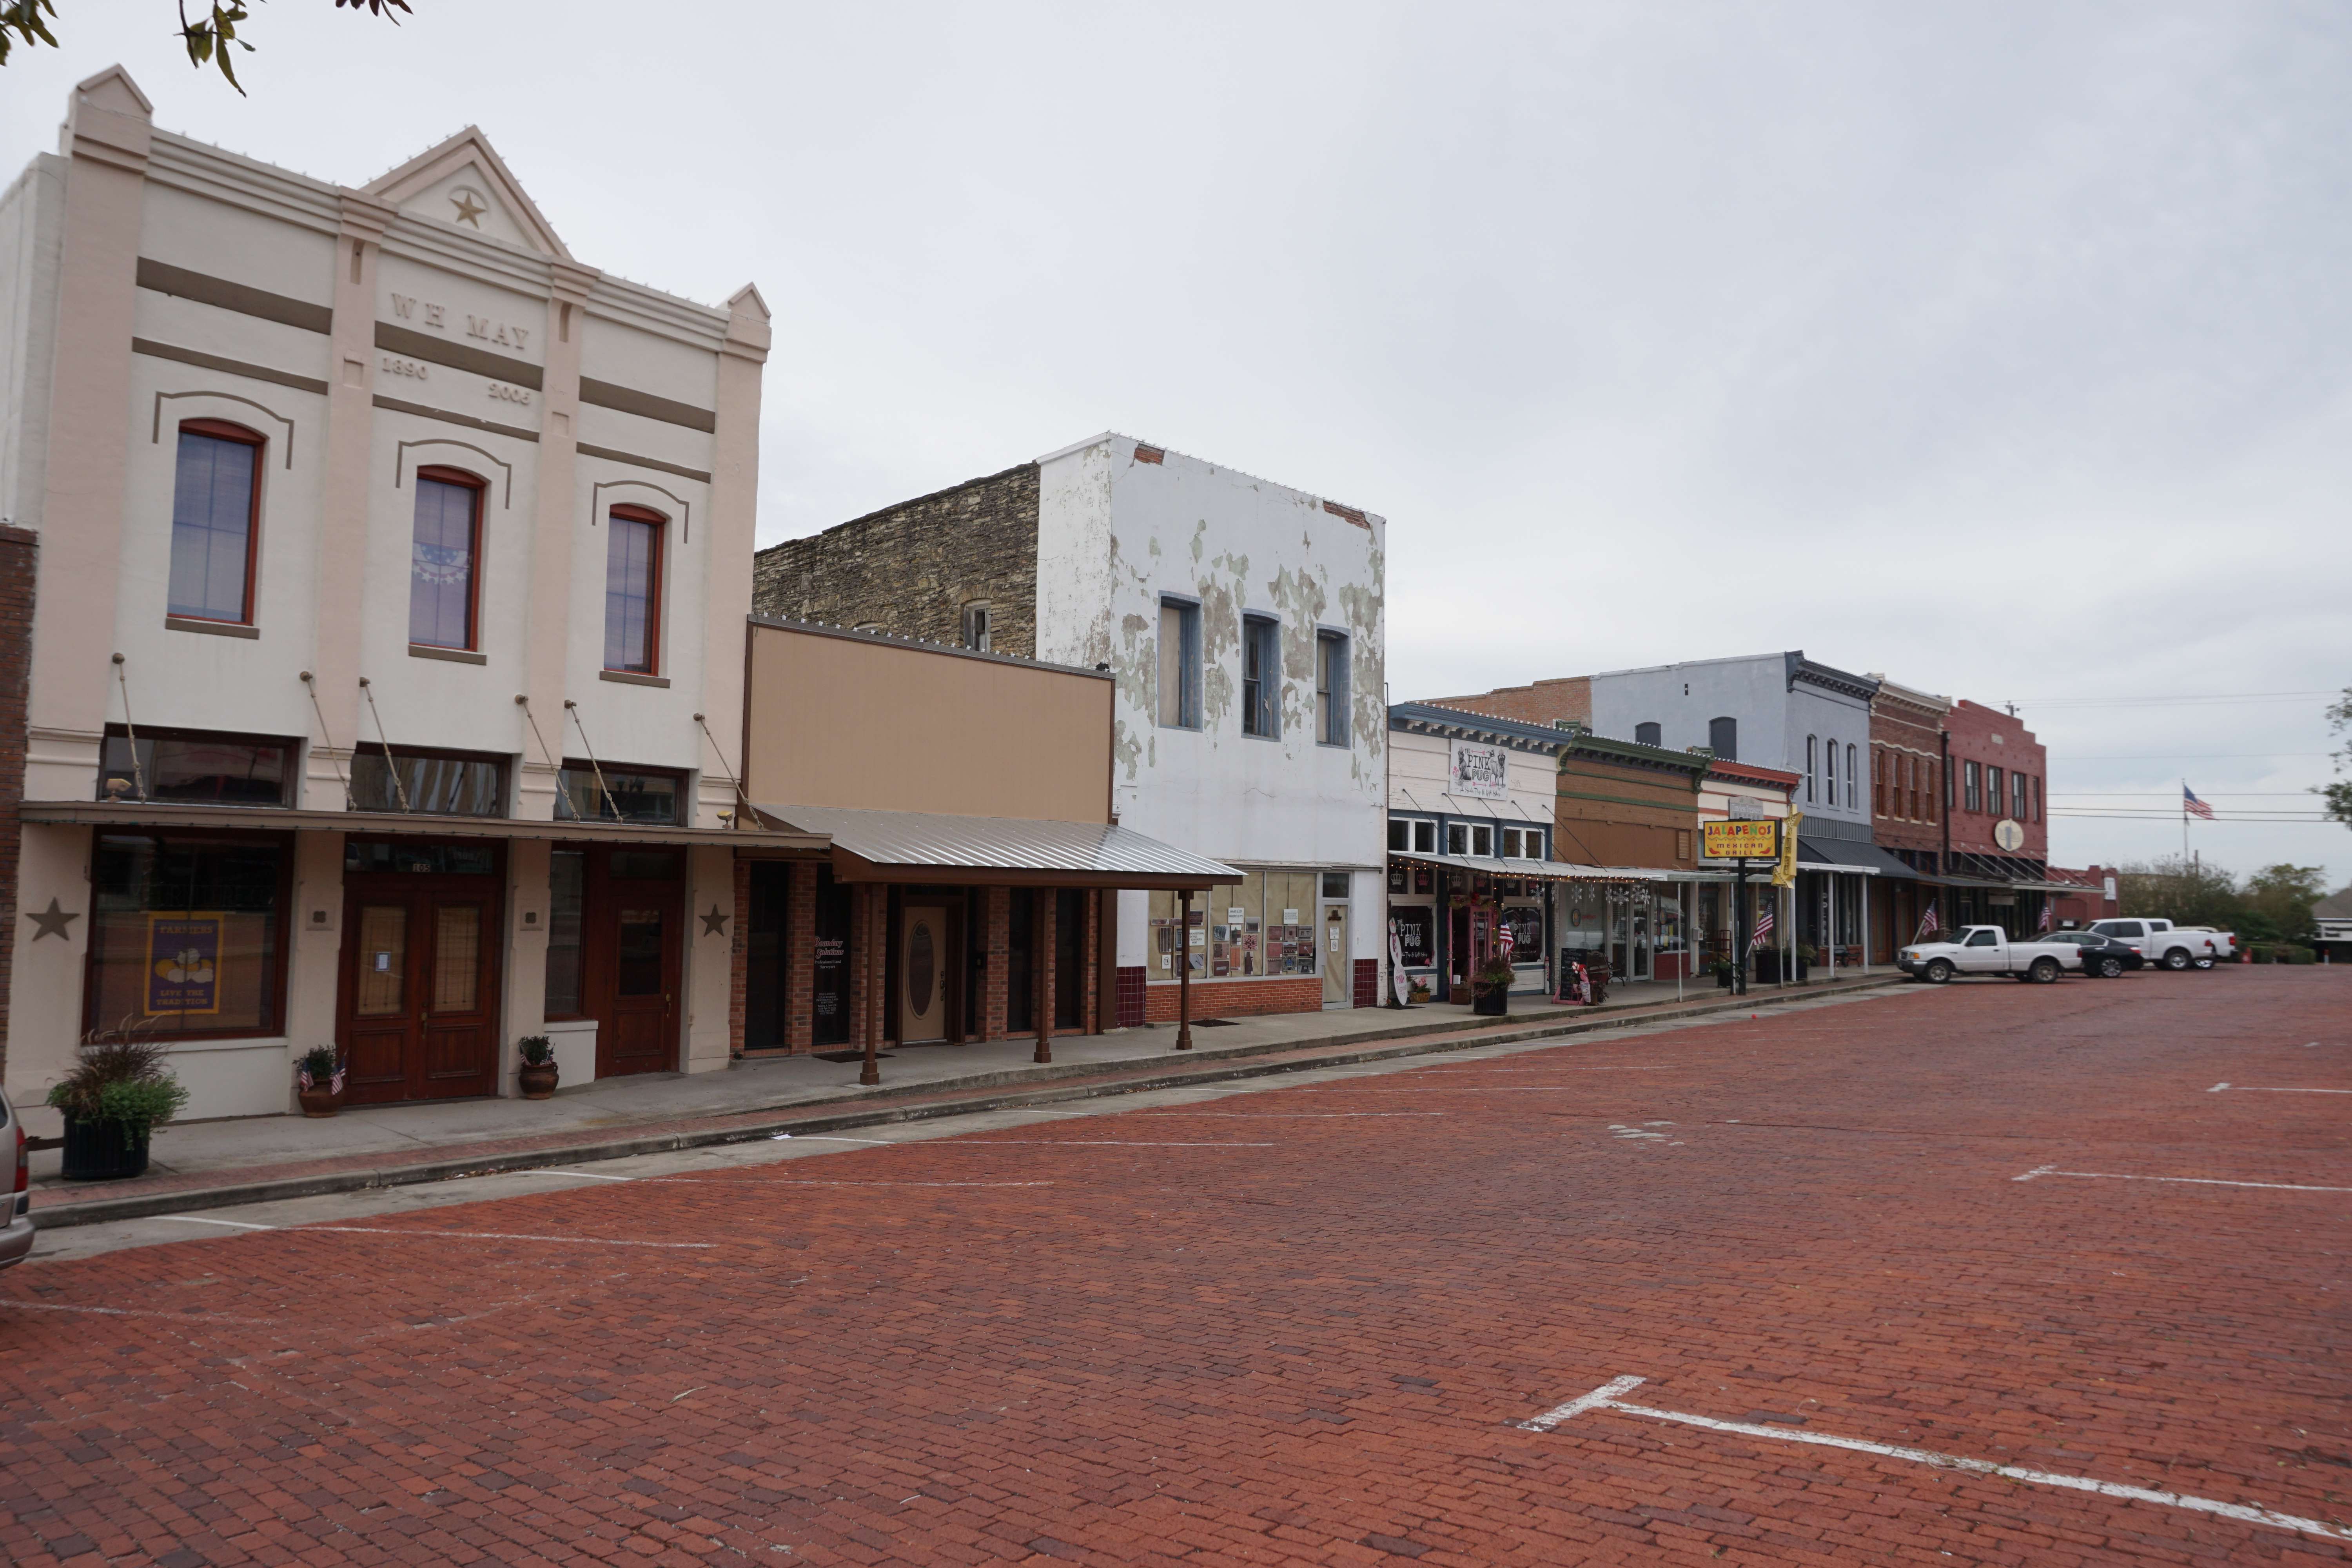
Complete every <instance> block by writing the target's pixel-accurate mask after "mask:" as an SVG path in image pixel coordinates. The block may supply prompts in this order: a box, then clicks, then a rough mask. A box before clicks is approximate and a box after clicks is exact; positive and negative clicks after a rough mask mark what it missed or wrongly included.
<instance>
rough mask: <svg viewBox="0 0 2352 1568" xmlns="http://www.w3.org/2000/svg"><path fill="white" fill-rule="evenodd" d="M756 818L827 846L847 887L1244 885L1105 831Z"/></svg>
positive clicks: (1018, 820)
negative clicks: (820, 838) (848, 883)
mask: <svg viewBox="0 0 2352 1568" xmlns="http://www.w3.org/2000/svg"><path fill="white" fill-rule="evenodd" d="M752 809H753V810H754V811H755V812H757V813H758V814H759V816H760V818H761V821H762V822H767V823H772V824H774V825H775V826H780V827H788V828H797V829H799V830H801V831H803V832H804V833H810V834H815V835H821V836H823V837H825V838H826V839H829V840H830V842H831V843H832V846H833V864H834V871H835V875H837V876H839V877H841V878H842V879H844V880H845V881H854V882H987V883H992V884H1000V885H1001V884H1015V883H1017V884H1024V885H1030V886H1038V887H1061V888H1142V889H1150V888H1169V889H1184V888H1194V889H1201V888H1212V887H1214V886H1216V885H1217V884H1218V883H1220V882H1238V881H1240V880H1241V878H1242V873H1241V872H1239V871H1236V870H1235V869H1234V868H1232V867H1231V866H1227V865H1224V864H1223V863H1221V862H1219V861H1215V860H1211V859H1207V858H1203V857H1202V856H1199V855H1195V854H1192V852H1191V851H1189V850H1184V849H1179V848H1176V847H1174V846H1172V845H1168V844H1162V843H1161V842H1160V840H1158V839H1157V838H1150V837H1145V836H1144V835H1142V834H1140V833H1138V832H1136V831H1135V830H1134V829H1133V828H1129V827H1120V826H1117V825H1115V824H1112V823H1107V822H1049V821H1042V820H1038V819H1035V818H1030V817H1015V816H950V815H948V814H946V813H944V812H932V811H865V810H857V809H853V808H851V807H847V806H835V805H754V806H753V807H752Z"/></svg>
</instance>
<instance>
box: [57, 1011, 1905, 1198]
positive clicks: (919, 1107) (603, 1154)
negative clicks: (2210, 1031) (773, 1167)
mask: <svg viewBox="0 0 2352 1568" xmlns="http://www.w3.org/2000/svg"><path fill="white" fill-rule="evenodd" d="M1895 984H1904V982H1903V980H1902V977H1901V976H1899V975H1897V976H1881V977H1875V978H1873V979H1869V980H1860V981H1850V982H1846V981H1842V982H1840V983H1838V984H1836V985H1834V986H1830V985H1821V986H1814V987H1810V988H1807V989H1804V990H1799V991H1789V992H1779V991H1768V992H1758V993H1756V994H1751V995H1748V996H1745V997H1739V998H1737V999H1734V1000H1729V1001H1726V1000H1722V999H1719V998H1709V999H1706V1000H1703V1001H1696V1002H1686V1003H1680V1004H1675V1003H1668V1004H1664V1005H1657V1006H1651V1007H1642V1008H1626V1009H1623V1010H1609V1011H1604V1012H1594V1013H1589V1014H1588V1013H1576V1012H1563V1013H1560V1014H1559V1015H1552V1016H1547V1015H1541V1014H1538V1015H1535V1016H1534V1019H1533V1021H1530V1019H1529V1017H1528V1016H1526V1015H1518V1016H1512V1017H1508V1018H1505V1019H1501V1020H1498V1021H1497V1022H1496V1023H1495V1024H1493V1025H1488V1026H1483V1027H1481V1026H1456V1027H1453V1028H1447V1029H1442V1030H1438V1031H1433V1032H1430V1033H1426V1034H1416V1033H1412V1032H1410V1031H1409V1030H1408V1029H1401V1028H1398V1027H1397V1026H1388V1027H1386V1028H1381V1027H1378V1026H1373V1027H1369V1028H1367V1029H1366V1030H1364V1031H1363V1032H1361V1033H1360V1034H1358V1035H1357V1036H1356V1037H1357V1038H1358V1039H1364V1038H1367V1037H1369V1038H1374V1039H1381V1040H1383V1041H1384V1042H1385V1043H1382V1044H1380V1045H1377V1046H1356V1047H1344V1046H1343V1047H1336V1048H1334V1047H1301V1048H1297V1049H1287V1050H1286V1049H1283V1048H1281V1047H1240V1048H1222V1047H1203V1048H1196V1049H1194V1050H1192V1051H1190V1052H1187V1053H1185V1054H1184V1055H1182V1056H1178V1055H1175V1054H1174V1053H1172V1052H1171V1053H1170V1054H1169V1055H1167V1056H1164V1057H1156V1058H1144V1059H1143V1061H1142V1062H1139V1061H1138V1060H1136V1059H1135V1058H1129V1059H1127V1060H1122V1061H1110V1062H1068V1063H1056V1064H1053V1065H1049V1066H1043V1067H1024V1068H1014V1069H1011V1070H1005V1071H995V1072H987V1073H981V1074H975V1075H973V1076H972V1079H967V1080H965V1082H966V1085H967V1087H962V1088H950V1089H940V1088H939V1087H938V1086H936V1085H933V1084H923V1085H916V1086H907V1087H900V1088H897V1089H893V1088H892V1087H890V1086H888V1085H885V1086H884V1087H883V1088H881V1089H877V1090H874V1091H872V1092H870V1093H868V1094H866V1095H865V1096H863V1097H861V1098H860V1099H859V1100H856V1101H849V1102H845V1101H842V1100H837V1099H828V1100H823V1101H820V1102H817V1103H816V1104H814V1105H809V1104H805V1103H803V1104H802V1105H793V1104H790V1103H787V1104H780V1105H767V1106H762V1107H761V1108H759V1109H758V1110H751V1111H745V1112H741V1113H739V1114H735V1115H728V1116H701V1117H693V1118H683V1119H677V1120H671V1121H646V1122H644V1123H642V1124H640V1125H638V1126H637V1127H635V1129H633V1130H632V1131H629V1132H627V1133H625V1134H622V1135H619V1136H614V1135H610V1134H605V1135H597V1136H583V1134H582V1133H580V1132H579V1131H567V1132H555V1133H542V1134H537V1135H528V1136H522V1137H516V1138H500V1139H491V1140H485V1141H483V1142H475V1143H461V1144H447V1145H442V1146H440V1147H437V1148H433V1149H428V1150H419V1151H417V1152H415V1153H414V1154H413V1155H410V1156H408V1157H406V1158H388V1157H387V1156H386V1155H385V1154H383V1153H382V1152H368V1153H363V1154H349V1155H342V1156H338V1157H335V1158H331V1159H320V1160H292V1161H275V1162H271V1163H267V1164H256V1165H252V1166H248V1167H246V1168H244V1169H240V1170H233V1171H219V1170H208V1171H200V1172H186V1173H169V1174H159V1175H152V1176H143V1177H139V1178H136V1179H134V1180H131V1181H125V1182H107V1183H104V1184H89V1185H86V1186H75V1187H68V1188H47V1189H41V1190H37V1191H36V1192H35V1193H34V1194H33V1213H34V1215H36V1217H37V1222H38V1224H39V1225H40V1226H41V1227H42V1228H44V1229H54V1228H57V1227H58V1226H75V1225H100V1224H104V1223H107V1222H110V1221H113V1220H122V1219H140V1218H144V1217H146V1216H148V1215H161V1214H179V1213H184V1212H186V1211H188V1210H191V1209H205V1208H228V1207H233V1206H236V1205H242V1204H252V1203H267V1202H272V1201H275V1200H278V1199H281V1198H304V1197H317V1196H320V1195H321V1194H327V1193H348V1192H359V1191H363V1190H365V1189H368V1188H373V1187H392V1186H404V1185H410V1184H416V1183H423V1182H438V1181H446V1180H448V1179H449V1178H451V1177H454V1176H470V1175H482V1174H487V1173H491V1172H497V1171H528V1170H533V1169H537V1168H539V1167H541V1166H546V1165H565V1164H572V1163H580V1162H585V1161H593V1160H618V1159H625V1158H627V1157H629V1156H631V1155H635V1154H656V1153H663V1152H669V1151H672V1150H677V1149H694V1148H702V1147H707V1146H709V1145H712V1144H719V1143H744V1142H751V1141H752V1140H754V1139H760V1138H772V1137H774V1136H776V1135H777V1134H778V1133H782V1132H790V1133H792V1134H793V1135H795V1136H805V1135H808V1134H811V1133H823V1132H845V1131H852V1130H854V1129H856V1128H860V1127H879V1126H885V1125H888V1124H890V1123H894V1122H906V1121H931V1120H935V1119H937V1118H940V1117H947V1116H970V1115H973V1114H977V1113H980V1112H983V1111H990V1110H1009V1109H1013V1108H1016V1107H1020V1106H1030V1105H1045V1104H1051V1103H1053V1102H1055V1101H1056V1100H1083V1099H1090V1098H1093V1097H1096V1096H1099V1095H1104V1094H1131V1093H1134V1092H1137V1091H1138V1090H1141V1089H1166V1088H1172V1087H1175V1086H1177V1085H1180V1084H1198V1083H1215V1082H1219V1081H1223V1080H1229V1079H1244V1078H1263V1077H1269V1076H1272V1075H1275V1074H1279V1073H1291V1072H1305V1071H1309V1070H1311V1069H1314V1068H1325V1067H1345V1066H1349V1065H1350V1064H1353V1063H1358V1062H1375V1061H1391V1060H1394V1059H1397V1058H1404V1057H1414V1056H1425V1055H1432V1054H1435V1053H1440V1052H1451V1051H1464V1050H1470V1049H1473V1048H1475V1047H1479V1046H1493V1045H1511V1044H1516V1043H1518V1042H1521V1041H1527V1040H1538V1039H1549V1038H1552V1037H1571V1036H1576V1035H1583V1034H1592V1033H1596V1032H1600V1031H1603V1030H1609V1029H1616V1028H1621V1027H1624V1026H1628V1025H1638V1024H1645V1023H1650V1024H1654V1023H1658V1022H1661V1021H1669V1020H1673V1019H1675V1018H1690V1017H1701V1016H1710V1015H1713V1014H1717V1013H1726V1012H1738V1011H1740V1010H1742V1009H1745V1010H1747V1011H1749V1012H1761V1011H1764V1010H1765V1009H1768V1008H1774V1007H1781V1006H1788V1005H1793V1004H1797V1003H1802V1002H1817V1001H1820V1000H1822V998H1823V997H1826V996H1833V995H1843V994H1854V993H1859V992H1866V991H1871V990H1876V989H1881V988H1884V987H1886V986H1889V985H1895ZM1399 1036H1402V1038H1399ZM1236 1060H1245V1061H1246V1062H1247V1064H1248V1065H1246V1066H1234V1065H1231V1064H1232V1063H1234V1062H1235V1061H1236ZM1071 1080H1078V1081H1076V1082H1075V1083H1073V1082H1072V1081H1071ZM1007 1082H1011V1083H1013V1084H1027V1083H1045V1084H1066V1085H1068V1087H1062V1088H1050V1089H1012V1090H1010V1091H999V1092H991V1091H992V1090H996V1089H999V1086H1001V1085H1003V1084H1004V1083H1007ZM877 1100H881V1101H885V1102H887V1103H885V1104H884V1105H881V1106H878V1107H876V1106H874V1102H875V1101H877ZM845 1105H847V1106H849V1107H852V1108H850V1109H845V1108H844V1107H845ZM869 1107H872V1108H871V1109H868V1108H869Z"/></svg>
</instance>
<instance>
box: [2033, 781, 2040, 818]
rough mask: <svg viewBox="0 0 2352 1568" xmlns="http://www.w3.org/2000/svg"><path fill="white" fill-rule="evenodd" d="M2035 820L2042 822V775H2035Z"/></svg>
mask: <svg viewBox="0 0 2352 1568" xmlns="http://www.w3.org/2000/svg"><path fill="white" fill-rule="evenodd" d="M2033 820H2034V821H2036V822H2039V821H2041V820H2042V775H2041V774H2040V773H2036V774H2034V775H2033Z"/></svg>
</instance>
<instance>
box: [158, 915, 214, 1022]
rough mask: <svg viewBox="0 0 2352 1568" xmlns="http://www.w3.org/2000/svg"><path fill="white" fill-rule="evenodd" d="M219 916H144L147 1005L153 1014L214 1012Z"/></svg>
mask: <svg viewBox="0 0 2352 1568" xmlns="http://www.w3.org/2000/svg"><path fill="white" fill-rule="evenodd" d="M220 947H221V917H220V916H218V915H216V914H207V915H196V914H188V915H149V916H148V917H147V1005H146V1013H147V1016H149V1017H151V1018H152V1017H154V1016H157V1015H159V1014H163V1013H172V1014H186V1013H217V1012H219V1011H220Z"/></svg>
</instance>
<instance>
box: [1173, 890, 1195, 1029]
mask: <svg viewBox="0 0 2352 1568" xmlns="http://www.w3.org/2000/svg"><path fill="white" fill-rule="evenodd" d="M1176 902H1177V908H1178V910H1180V911H1181V912H1180V913H1179V915H1178V917H1177V922H1176V1048H1177V1049H1178V1050H1180V1051H1189V1050H1191V1049H1192V889H1190V888H1186V889H1182V890H1181V891H1180V892H1179V893H1177V895H1176Z"/></svg>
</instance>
